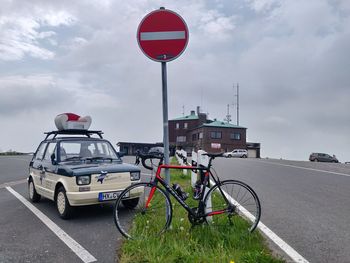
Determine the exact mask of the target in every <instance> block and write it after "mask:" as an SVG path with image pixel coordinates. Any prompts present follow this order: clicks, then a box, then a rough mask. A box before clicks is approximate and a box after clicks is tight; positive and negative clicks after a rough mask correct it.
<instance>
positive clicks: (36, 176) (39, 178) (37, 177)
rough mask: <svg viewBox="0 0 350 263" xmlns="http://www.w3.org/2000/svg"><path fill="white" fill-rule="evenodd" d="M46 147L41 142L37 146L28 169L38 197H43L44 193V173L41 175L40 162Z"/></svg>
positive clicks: (44, 143)
mask: <svg viewBox="0 0 350 263" xmlns="http://www.w3.org/2000/svg"><path fill="white" fill-rule="evenodd" d="M46 147H47V142H42V143H41V144H40V145H39V147H38V149H37V151H36V153H35V155H34V157H33V159H32V161H31V164H30V169H29V172H30V175H31V176H32V178H33V181H34V186H35V189H36V191H37V192H38V194H40V195H45V191H44V188H43V176H44V173H43V164H42V161H43V158H44V153H45V150H46Z"/></svg>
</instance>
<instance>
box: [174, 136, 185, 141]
mask: <svg viewBox="0 0 350 263" xmlns="http://www.w3.org/2000/svg"><path fill="white" fill-rule="evenodd" d="M176 142H186V136H177V137H176Z"/></svg>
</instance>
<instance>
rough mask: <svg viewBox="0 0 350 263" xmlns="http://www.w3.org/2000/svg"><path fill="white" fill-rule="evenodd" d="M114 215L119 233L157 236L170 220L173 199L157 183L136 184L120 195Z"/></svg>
mask: <svg viewBox="0 0 350 263" xmlns="http://www.w3.org/2000/svg"><path fill="white" fill-rule="evenodd" d="M113 217H114V222H115V224H116V226H117V228H118V230H119V232H120V233H121V234H122V235H123V236H125V237H126V238H130V239H144V238H149V237H153V236H158V235H159V234H160V233H162V232H164V231H165V230H166V229H167V228H168V227H169V225H170V223H171V218H172V209H171V203H170V199H169V197H168V196H167V195H166V194H165V192H164V190H163V189H161V188H159V187H158V186H155V185H152V184H151V183H137V184H134V185H131V186H129V187H128V188H126V189H125V190H124V191H123V192H122V193H121V194H120V196H119V197H118V199H117V201H116V203H115V206H114V213H113Z"/></svg>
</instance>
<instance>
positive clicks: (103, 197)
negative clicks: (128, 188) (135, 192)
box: [98, 191, 128, 202]
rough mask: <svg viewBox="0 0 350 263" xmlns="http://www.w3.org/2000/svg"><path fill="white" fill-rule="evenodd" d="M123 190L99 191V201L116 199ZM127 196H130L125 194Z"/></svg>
mask: <svg viewBox="0 0 350 263" xmlns="http://www.w3.org/2000/svg"><path fill="white" fill-rule="evenodd" d="M121 192H122V191H115V192H106V193H99V194H98V201H100V202H102V201H108V200H115V199H117V198H118V196H119V195H120V193H121ZM127 194H128V193H127ZM125 197H128V196H127V195H125Z"/></svg>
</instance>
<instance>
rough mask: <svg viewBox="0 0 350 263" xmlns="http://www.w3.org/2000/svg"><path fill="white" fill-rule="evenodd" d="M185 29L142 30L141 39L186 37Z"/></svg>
mask: <svg viewBox="0 0 350 263" xmlns="http://www.w3.org/2000/svg"><path fill="white" fill-rule="evenodd" d="M185 38H186V34H185V31H162V32H142V33H141V34H140V40H141V41H149V40H174V39H185Z"/></svg>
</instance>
